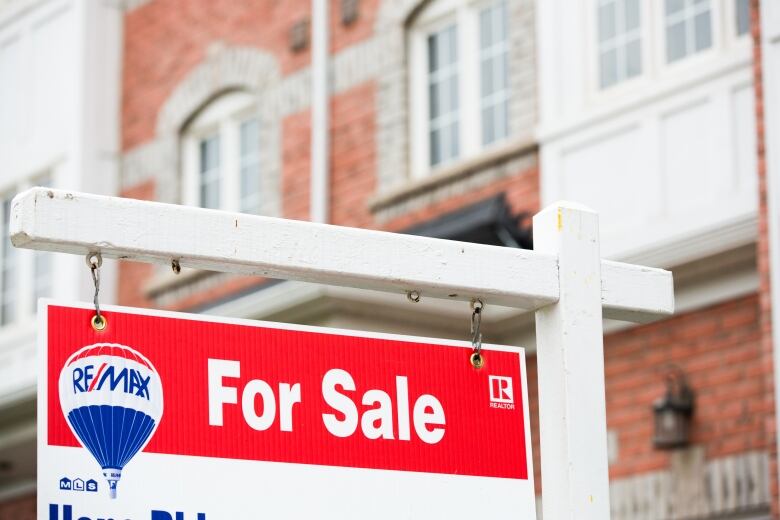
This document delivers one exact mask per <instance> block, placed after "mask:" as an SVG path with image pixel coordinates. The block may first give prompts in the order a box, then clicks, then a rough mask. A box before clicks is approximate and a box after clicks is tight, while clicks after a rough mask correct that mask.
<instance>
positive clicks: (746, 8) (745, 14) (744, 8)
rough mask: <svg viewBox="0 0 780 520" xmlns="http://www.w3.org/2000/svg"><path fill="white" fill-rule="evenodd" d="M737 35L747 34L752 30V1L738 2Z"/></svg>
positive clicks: (740, 0) (739, 0) (742, 0)
mask: <svg viewBox="0 0 780 520" xmlns="http://www.w3.org/2000/svg"><path fill="white" fill-rule="evenodd" d="M736 9H737V34H738V35H742V34H747V32H748V31H749V30H750V0H737V7H736Z"/></svg>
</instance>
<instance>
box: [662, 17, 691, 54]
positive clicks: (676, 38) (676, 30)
mask: <svg viewBox="0 0 780 520" xmlns="http://www.w3.org/2000/svg"><path fill="white" fill-rule="evenodd" d="M685 54H686V48H685V22H679V23H676V24H674V25H670V26H669V27H667V28H666V61H668V62H670V63H671V62H673V61H675V60H679V59H680V58H683V57H685Z"/></svg>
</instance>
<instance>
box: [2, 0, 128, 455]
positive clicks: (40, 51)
mask: <svg viewBox="0 0 780 520" xmlns="http://www.w3.org/2000/svg"><path fill="white" fill-rule="evenodd" d="M121 21H122V12H121V7H120V5H119V3H116V2H115V3H109V2H92V1H89V2H84V1H82V0H35V1H32V0H20V1H16V2H6V3H0V163H1V164H2V167H1V168H0V196H2V197H7V196H9V195H12V194H13V193H15V192H17V191H19V190H20V189H23V188H25V187H28V186H30V185H32V184H35V183H37V182H40V179H42V178H44V177H45V178H47V179H50V181H51V184H52V185H53V186H54V187H59V188H69V189H75V190H81V191H92V192H97V193H106V194H114V193H115V192H116V186H117V180H118V179H117V175H118V169H117V160H116V157H117V155H118V149H119V140H118V128H119V125H118V111H119V79H120V76H119V69H118V67H119V63H121V58H120V53H121V41H122V33H121ZM3 232H6V230H5V229H4V230H3ZM15 259H16V263H15V266H16V267H17V269H16V270H15V271H14V279H15V283H14V290H15V293H14V297H15V301H16V302H18V304H17V307H16V314H15V319H14V321H13V323H10V324H9V325H7V326H4V327H0V411H1V410H2V407H3V406H4V405H5V404H7V403H11V402H14V401H18V400H19V399H29V398H30V397H31V396H32V395H34V393H33V392H34V383H35V367H34V357H35V356H34V353H35V348H34V337H35V326H36V320H35V313H34V311H33V310H34V308H35V304H34V299H35V285H34V276H35V265H36V264H35V257H34V254H33V252H31V251H23V250H17V251H15ZM51 260H52V261H51V262H50V263H51V265H52V266H53V272H52V273H51V274H50V279H51V280H52V282H53V283H52V286H51V288H50V294H49V295H50V296H54V297H58V298H69V299H82V300H84V299H88V298H91V291H92V288H91V279H90V276H89V271H88V270H87V269H86V267H85V265H84V261H83V259H81V258H76V257H71V256H69V255H61V256H57V258H56V260H53V259H51ZM39 265H40V262H39ZM111 271H112V266H106V267H105V268H104V269H103V272H102V273H101V275H102V277H103V281H104V284H103V289H104V291H102V293H101V294H102V296H101V300H102V301H104V302H106V303H108V302H110V301H111V300H112V298H113V296H112V293H113V291H114V286H115V283H114V282H113V281H112V273H111ZM0 449H2V446H0Z"/></svg>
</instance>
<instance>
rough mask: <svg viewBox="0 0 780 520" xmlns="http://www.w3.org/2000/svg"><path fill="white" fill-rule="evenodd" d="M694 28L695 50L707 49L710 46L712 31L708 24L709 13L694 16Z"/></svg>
mask: <svg viewBox="0 0 780 520" xmlns="http://www.w3.org/2000/svg"><path fill="white" fill-rule="evenodd" d="M694 21H695V23H694V27H695V30H696V50H697V51H701V50H704V49H709V48H710V45H712V29H711V24H710V12H709V11H706V12H704V13H701V14H698V15H696V18H695V19H694Z"/></svg>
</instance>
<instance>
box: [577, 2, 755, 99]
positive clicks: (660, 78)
mask: <svg viewBox="0 0 780 520" xmlns="http://www.w3.org/2000/svg"><path fill="white" fill-rule="evenodd" d="M710 2H711V13H710V14H711V23H712V45H711V46H710V47H709V48H708V49H705V50H702V51H699V52H696V53H693V54H689V55H687V56H685V57H684V58H681V59H679V60H677V61H674V62H671V63H667V62H666V5H665V3H664V1H663V0H652V1H645V0H641V2H640V8H641V11H640V16H641V17H642V20H641V24H642V31H641V35H642V36H641V38H642V54H641V56H642V72H641V73H640V74H638V75H637V76H634V77H633V78H630V79H627V80H625V81H622V82H618V83H615V84H613V85H611V86H609V87H606V88H601V87H600V83H599V77H600V76H599V74H600V64H599V45H598V5H599V2H598V0H589V1H588V3H587V9H588V10H589V15H588V17H587V22H586V27H585V31H584V33H583V34H584V35H585V38H586V44H585V48H586V49H587V51H586V52H587V56H588V59H587V62H588V73H587V83H588V85H587V99H588V101H589V103H590V104H592V105H609V104H611V103H613V102H614V101H615V100H617V99H620V98H623V97H628V96H631V95H633V93H635V92H637V91H640V90H642V89H645V88H654V89H655V88H657V86H658V85H659V84H663V85H667V86H669V85H673V84H683V83H687V82H690V81H692V80H694V78H697V77H699V76H700V75H701V74H703V73H706V71H708V70H710V69H711V68H713V67H718V66H720V63H719V60H721V59H722V58H723V57H724V56H727V55H728V56H731V55H734V54H735V53H736V55H738V54H739V53H741V52H744V51H745V50H746V49H747V47H749V46H750V33H749V32H748V33H747V34H744V35H741V36H738V35H737V31H736V3H735V0H710Z"/></svg>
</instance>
